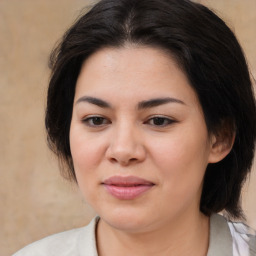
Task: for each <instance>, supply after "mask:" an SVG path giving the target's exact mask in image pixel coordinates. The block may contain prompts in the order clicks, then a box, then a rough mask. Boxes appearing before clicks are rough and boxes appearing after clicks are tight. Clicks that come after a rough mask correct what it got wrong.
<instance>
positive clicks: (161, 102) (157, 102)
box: [75, 96, 185, 110]
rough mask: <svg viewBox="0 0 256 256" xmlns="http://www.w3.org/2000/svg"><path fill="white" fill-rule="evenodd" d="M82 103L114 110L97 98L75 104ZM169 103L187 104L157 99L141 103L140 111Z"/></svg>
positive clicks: (171, 99)
mask: <svg viewBox="0 0 256 256" xmlns="http://www.w3.org/2000/svg"><path fill="white" fill-rule="evenodd" d="M80 102H88V103H91V104H93V105H96V106H98V107H101V108H112V106H111V104H109V103H108V102H106V101H104V100H101V99H99V98H95V97H89V96H83V97H81V98H79V99H78V100H77V101H76V103H75V104H78V103H80ZM167 103H179V104H183V105H185V103H184V102H183V101H182V100H179V99H176V98H170V97H165V98H155V99H150V100H145V101H141V102H139V103H138V109H139V110H141V109H147V108H153V107H157V106H160V105H164V104H167Z"/></svg>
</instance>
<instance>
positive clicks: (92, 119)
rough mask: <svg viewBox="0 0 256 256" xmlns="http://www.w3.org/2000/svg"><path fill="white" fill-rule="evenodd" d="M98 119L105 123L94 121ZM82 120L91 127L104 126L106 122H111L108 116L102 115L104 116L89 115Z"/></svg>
mask: <svg viewBox="0 0 256 256" xmlns="http://www.w3.org/2000/svg"><path fill="white" fill-rule="evenodd" d="M97 119H98V121H99V120H101V121H103V122H105V123H101V124H95V123H93V122H95V121H97ZM106 121H107V123H106ZM82 122H83V123H85V124H86V125H87V126H90V127H102V126H104V125H106V124H110V123H111V122H110V121H109V120H108V119H107V118H105V117H102V116H89V117H87V118H85V119H83V120H82Z"/></svg>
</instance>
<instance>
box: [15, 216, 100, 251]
mask: <svg viewBox="0 0 256 256" xmlns="http://www.w3.org/2000/svg"><path fill="white" fill-rule="evenodd" d="M97 222H98V218H94V219H93V220H92V221H91V222H90V224H89V225H87V226H85V227H82V228H77V229H72V230H69V231H65V232H61V233H58V234H54V235H51V236H48V237H46V238H43V239H41V240H39V241H37V242H34V243H32V244H30V245H28V246H26V247H24V248H23V249H21V250H20V251H18V252H16V253H15V254H14V255H13V256H56V255H62V256H76V255H77V256H78V255H80V252H81V251H83V252H88V255H97V254H95V252H96V243H95V227H96V225H97Z"/></svg>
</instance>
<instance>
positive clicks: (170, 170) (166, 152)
mask: <svg viewBox="0 0 256 256" xmlns="http://www.w3.org/2000/svg"><path fill="white" fill-rule="evenodd" d="M196 134H198V133H194V134H193V132H190V133H185V132H181V133H179V134H173V135H172V136H170V138H165V139H164V140H159V141H153V142H152V147H151V149H152V150H151V155H152V159H153V162H154V164H155V166H156V168H158V169H159V170H160V172H161V174H162V176H163V177H164V178H165V179H167V180H169V185H170V186H173V187H177V190H176V191H181V190H182V189H183V188H185V187H187V186H189V184H191V185H195V186H198V185H200V184H201V182H202V179H203V176H204V173H205V169H206V167H207V163H208V157H209V147H208V143H207V134H205V133H201V136H199V135H197V136H196ZM174 191H175V189H174Z"/></svg>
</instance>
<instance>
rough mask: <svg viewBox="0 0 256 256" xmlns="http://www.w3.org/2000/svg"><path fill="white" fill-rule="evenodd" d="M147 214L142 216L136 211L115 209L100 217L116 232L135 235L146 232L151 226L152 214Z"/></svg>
mask: <svg viewBox="0 0 256 256" xmlns="http://www.w3.org/2000/svg"><path fill="white" fill-rule="evenodd" d="M149 212H150V211H149ZM149 212H148V213H147V214H143V213H141V212H138V211H136V210H127V209H115V210H112V211H111V213H108V214H102V215H100V217H101V219H102V220H103V221H104V222H106V223H107V224H108V225H110V226H111V227H113V228H115V229H117V230H122V231H126V232H130V233H136V232H143V231H146V230H147V229H148V228H149V227H150V226H151V224H152V222H153V221H152V214H149ZM149 220H150V221H149Z"/></svg>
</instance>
